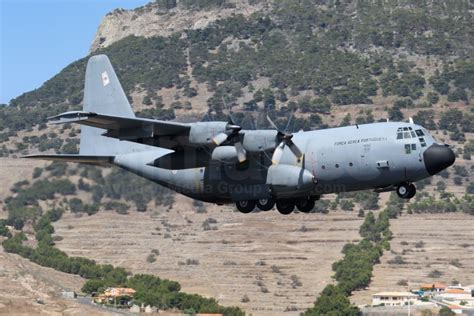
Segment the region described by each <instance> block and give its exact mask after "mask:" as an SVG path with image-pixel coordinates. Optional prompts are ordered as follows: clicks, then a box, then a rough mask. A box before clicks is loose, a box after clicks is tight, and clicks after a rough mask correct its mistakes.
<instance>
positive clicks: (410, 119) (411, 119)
mask: <svg viewBox="0 0 474 316" xmlns="http://www.w3.org/2000/svg"><path fill="white" fill-rule="evenodd" d="M408 123H410V124H415V122H413V117H411V116H410V117H409V118H408Z"/></svg>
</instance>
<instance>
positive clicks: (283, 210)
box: [276, 200, 295, 215]
mask: <svg viewBox="0 0 474 316" xmlns="http://www.w3.org/2000/svg"><path fill="white" fill-rule="evenodd" d="M276 206H277V210H278V212H280V214H283V215H288V214H291V213H292V212H293V211H294V209H295V202H293V201H290V200H279V201H277V202H276Z"/></svg>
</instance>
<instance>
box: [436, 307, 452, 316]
mask: <svg viewBox="0 0 474 316" xmlns="http://www.w3.org/2000/svg"><path fill="white" fill-rule="evenodd" d="M438 315H439V316H455V315H456V313H454V312H453V311H452V310H451V309H449V307H446V306H443V307H441V309H440V310H439V314H438Z"/></svg>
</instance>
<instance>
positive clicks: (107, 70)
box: [79, 55, 147, 156]
mask: <svg viewBox="0 0 474 316" xmlns="http://www.w3.org/2000/svg"><path fill="white" fill-rule="evenodd" d="M84 111H86V112H94V113H100V114H108V115H114V116H122V117H135V114H134V113H133V111H132V108H131V106H130V103H129V102H128V100H127V96H126V95H125V92H124V91H123V89H122V86H121V85H120V82H119V80H118V78H117V75H116V74H115V71H114V69H113V68H112V65H111V64H110V61H109V58H108V57H107V56H105V55H97V56H93V57H91V58H90V59H89V62H88V63H87V69H86V81H85V87H84ZM104 132H105V130H103V129H100V128H95V127H89V126H84V125H82V126H81V145H80V150H79V153H80V154H81V155H99V156H100V155H107V156H115V155H118V154H125V153H128V152H132V151H141V150H144V149H146V148H144V147H147V146H143V145H141V144H136V143H130V142H125V141H119V140H117V139H114V138H110V137H106V136H102V134H103V133H104Z"/></svg>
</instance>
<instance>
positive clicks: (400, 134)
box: [397, 127, 416, 139]
mask: <svg viewBox="0 0 474 316" xmlns="http://www.w3.org/2000/svg"><path fill="white" fill-rule="evenodd" d="M406 138H416V134H415V132H414V131H413V129H412V128H411V127H399V128H398V129H397V139H406Z"/></svg>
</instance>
